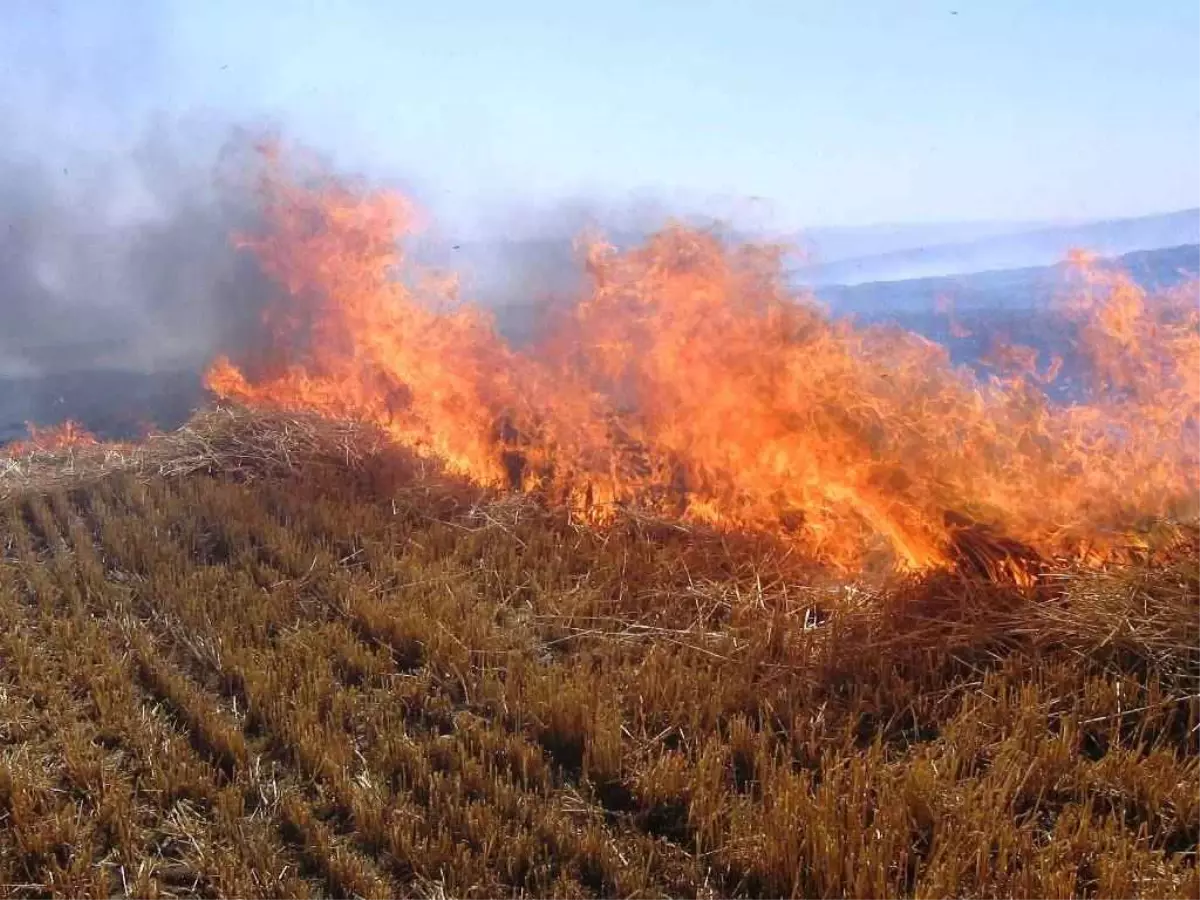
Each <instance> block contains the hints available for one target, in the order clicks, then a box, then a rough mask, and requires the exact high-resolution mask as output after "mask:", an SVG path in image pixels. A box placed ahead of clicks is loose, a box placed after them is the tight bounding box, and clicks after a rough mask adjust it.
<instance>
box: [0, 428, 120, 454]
mask: <svg viewBox="0 0 1200 900" xmlns="http://www.w3.org/2000/svg"><path fill="white" fill-rule="evenodd" d="M25 430H26V431H27V432H28V434H29V436H28V437H27V438H26V439H25V440H20V441H12V442H11V443H8V444H6V445H5V446H4V450H3V452H4V454H5V455H7V456H8V457H9V458H10V459H12V458H16V457H18V456H28V455H29V454H30V453H37V452H42V453H56V452H59V451H61V450H68V449H70V448H72V447H87V446H94V445H96V444H98V443H99V441H98V440H97V439H96V436H95V435H93V434H92V433H91V432H90V431H88V430H87V429H86V428H84V427H83V426H82V425H80V424H79V423H78V422H75V421H72V420H71V419H67V420H66V421H65V422H60V423H59V424H58V425H49V426H38V425H34V424H33V423H32V422H26V423H25Z"/></svg>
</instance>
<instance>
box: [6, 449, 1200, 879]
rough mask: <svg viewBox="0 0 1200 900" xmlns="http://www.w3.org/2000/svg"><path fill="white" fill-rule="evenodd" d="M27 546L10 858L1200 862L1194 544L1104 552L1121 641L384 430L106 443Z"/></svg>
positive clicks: (789, 867)
mask: <svg viewBox="0 0 1200 900" xmlns="http://www.w3.org/2000/svg"><path fill="white" fill-rule="evenodd" d="M485 501H486V502H485ZM0 551H2V554H3V557H2V561H0V885H3V887H0V893H2V894H4V895H7V896H45V895H60V896H84V895H90V896H109V895H112V894H118V895H130V896H155V895H159V896H163V895H219V896H322V895H332V896H352V895H359V896H405V895H408V896H443V895H451V896H508V895H521V894H524V895H555V896H635V895H636V896H665V895H671V896H727V895H766V896H779V895H858V896H883V895H897V894H904V895H912V894H920V895H950V894H956V895H987V896H997V895H1023V896H1028V895H1038V896H1066V895H1079V894H1084V895H1097V896H1115V895H1122V896H1132V895H1145V896H1165V895H1175V896H1195V895H1196V893H1197V891H1198V889H1200V883H1198V881H1197V874H1196V873H1197V869H1196V852H1197V842H1198V830H1200V802H1198V797H1197V792H1196V784H1197V783H1198V781H1197V779H1198V777H1200V767H1198V765H1197V760H1198V747H1197V725H1198V723H1200V700H1198V699H1197V684H1196V681H1195V679H1194V677H1193V676H1195V675H1197V674H1200V673H1196V671H1195V665H1196V660H1195V658H1194V657H1193V656H1190V655H1188V654H1187V652H1186V650H1180V649H1179V646H1180V641H1181V640H1182V641H1186V640H1187V639H1188V636H1189V635H1192V632H1193V631H1195V630H1196V626H1195V620H1196V615H1195V610H1196V609H1197V599H1196V573H1195V569H1196V565H1195V561H1194V560H1192V559H1190V558H1185V559H1183V560H1182V561H1181V562H1179V561H1177V562H1176V563H1174V564H1172V565H1168V564H1163V565H1162V566H1160V567H1159V568H1157V569H1155V570H1153V571H1146V572H1141V573H1134V574H1130V573H1124V574H1122V575H1120V576H1115V575H1110V576H1104V577H1101V576H1095V577H1092V576H1082V575H1072V576H1071V577H1072V578H1074V579H1076V580H1075V581H1073V582H1071V584H1072V587H1070V588H1069V589H1068V596H1072V592H1074V594H1073V596H1077V597H1078V598H1080V600H1079V602H1080V603H1083V602H1084V601H1085V600H1086V602H1087V603H1090V604H1093V605H1094V606H1095V607H1096V609H1098V610H1108V612H1107V613H1106V614H1105V615H1109V614H1111V615H1114V616H1126V617H1133V618H1132V619H1130V620H1129V621H1130V624H1129V629H1126V631H1121V625H1120V622H1119V621H1116V620H1115V619H1114V621H1113V622H1112V623H1111V624H1112V626H1113V634H1114V635H1116V637H1115V638H1113V639H1112V640H1110V641H1108V643H1107V644H1105V643H1104V642H1103V641H1102V640H1099V641H1096V642H1095V649H1094V650H1093V649H1090V648H1089V647H1088V646H1087V640H1088V638H1087V636H1086V635H1083V634H1082V633H1080V635H1079V640H1077V641H1073V639H1072V638H1071V634H1072V633H1073V632H1070V630H1069V629H1068V630H1067V631H1064V633H1063V634H1062V635H1059V636H1058V637H1056V638H1054V639H1053V640H1049V639H1043V638H1044V635H1043V634H1041V633H1040V632H1038V631H1037V630H1036V629H1028V630H1026V629H1023V628H1022V627H1021V626H1020V622H1021V621H1022V619H1021V610H1020V604H1021V603H1025V602H1031V601H1027V600H1023V599H1022V598H1021V597H1019V596H1017V595H1014V594H1010V593H1008V592H1006V591H1004V590H1002V589H1000V588H996V587H989V586H986V585H964V584H961V583H955V582H953V581H946V580H942V581H938V580H937V579H931V580H927V581H925V582H922V583H920V584H910V585H905V586H902V587H898V588H896V593H895V594H889V595H886V596H881V595H877V594H874V593H865V592H863V591H862V590H855V589H850V588H845V587H838V586H836V585H835V584H833V583H831V582H827V581H826V580H823V579H822V578H821V577H819V576H817V575H813V576H812V577H811V578H809V579H807V580H804V579H803V578H802V577H801V575H800V574H799V572H798V569H797V568H796V566H795V564H794V563H793V562H792V561H790V560H788V559H787V558H786V554H785V553H782V552H779V551H778V550H777V549H774V548H771V547H770V546H768V545H766V544H765V543H764V542H762V541H750V540H747V541H733V540H731V539H725V538H721V537H719V536H715V535H709V536H705V535H697V534H693V533H685V532H683V531H678V530H675V529H672V528H667V527H663V526H657V525H647V524H644V523H638V522H637V521H635V520H631V521H630V522H629V523H627V524H626V525H625V526H622V527H620V528H618V529H616V530H615V531H611V532H606V533H603V534H600V533H593V532H590V531H587V530H583V529H579V528H576V527H573V526H572V525H571V523H570V522H568V521H566V520H564V519H561V518H559V517H556V516H553V515H550V514H548V513H543V512H539V511H537V510H535V509H533V508H531V507H529V506H527V505H523V504H516V505H514V504H513V503H505V502H493V501H488V500H487V498H480V497H477V496H474V495H471V494H470V493H469V492H468V491H466V490H465V489H464V488H462V487H460V486H456V485H451V484H443V483H440V482H438V481H436V480H435V479H434V478H432V476H430V477H422V476H420V475H419V474H417V473H411V472H403V473H401V472H397V471H395V470H390V469H389V470H386V471H385V468H384V467H380V468H379V470H378V471H368V472H359V473H357V474H355V473H350V472H337V471H332V472H331V471H326V470H324V469H320V468H315V467H314V468H313V469H312V470H311V471H308V472H306V473H304V474H297V475H295V476H293V477H287V478H274V479H268V480H262V481H256V482H253V483H239V482H235V481H232V480H228V479H224V478H221V477H213V476H205V475H195V476H191V477H188V478H185V479H179V480H167V479H163V478H155V479H136V478H134V477H133V476H132V475H115V476H109V477H107V478H105V479H104V480H101V481H98V482H96V483H94V484H92V485H90V486H87V487H79V488H74V489H62V490H58V491H56V492H50V493H47V494H42V495H29V496H25V497H22V498H18V499H14V500H10V501H8V502H7V504H6V505H5V506H3V507H0ZM1164 603H1165V604H1173V605H1174V606H1173V608H1174V609H1178V610H1181V611H1183V612H1182V613H1181V615H1183V614H1186V612H1187V611H1188V610H1192V616H1191V618H1192V624H1188V623H1187V622H1186V621H1183V622H1180V623H1179V624H1178V625H1177V626H1171V627H1174V628H1176V630H1178V629H1183V631H1182V632H1179V634H1181V635H1182V638H1180V637H1179V635H1178V634H1174V633H1172V634H1168V635H1167V636H1166V638H1164V639H1162V640H1161V641H1159V643H1157V644H1156V643H1154V640H1151V639H1150V638H1146V637H1145V636H1144V634H1143V631H1144V629H1143V630H1141V631H1139V630H1138V627H1137V622H1136V621H1135V620H1136V619H1137V616H1138V615H1140V614H1141V615H1144V616H1149V615H1150V613H1149V609H1150V605H1151V604H1155V605H1157V604H1164ZM1105 604H1107V605H1105ZM1139 610H1142V611H1143V612H1142V613H1139ZM1064 614H1065V613H1064ZM1040 615H1043V616H1046V615H1048V614H1047V613H1040ZM1104 624H1105V627H1107V624H1106V623H1104ZM1130 629H1132V630H1130ZM1188 629H1192V631H1188ZM1077 630H1078V629H1077ZM1100 630H1103V629H1100ZM1127 632H1128V633H1127ZM1129 635H1133V636H1132V637H1130V636H1129ZM1172 635H1174V636H1172ZM1194 643H1195V641H1193V645H1194Z"/></svg>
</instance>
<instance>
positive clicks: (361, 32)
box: [0, 0, 1200, 227]
mask: <svg viewBox="0 0 1200 900" xmlns="http://www.w3.org/2000/svg"><path fill="white" fill-rule="evenodd" d="M11 4H15V11H16V14H15V15H14V14H13V7H12V6H11ZM6 5H10V12H9V14H8V19H9V22H10V23H15V24H16V28H15V29H11V30H9V32H8V37H3V36H0V54H3V56H4V58H5V59H6V61H5V62H3V63H0V93H4V94H8V96H9V99H8V101H6V102H7V103H8V110H7V111H8V112H9V113H10V115H9V118H8V121H9V122H10V124H11V123H12V122H14V121H17V122H22V123H24V126H23V128H22V129H21V130H22V132H23V134H24V137H23V138H22V137H21V136H16V137H14V138H13V140H16V141H17V142H18V143H19V142H20V141H21V140H22V139H23V140H25V141H26V142H27V143H28V142H30V141H35V140H42V141H47V140H48V141H51V142H55V141H57V142H72V141H73V142H76V143H78V144H80V145H81V146H89V147H93V148H100V147H104V146H108V145H109V144H111V145H112V146H119V145H120V141H121V138H122V136H123V135H125V136H127V135H129V134H133V133H134V132H136V131H137V130H138V129H139V128H142V127H144V123H145V122H146V121H147V119H148V117H149V116H150V115H151V114H153V113H156V112H157V113H162V114H165V115H166V116H168V117H172V116H178V115H184V114H192V113H195V112H197V111H202V110H203V111H206V112H207V114H208V115H211V116H215V117H224V116H229V117H232V118H242V117H246V118H253V117H256V116H262V115H270V116H272V117H274V118H275V119H276V120H278V121H279V122H281V123H282V124H283V125H284V126H285V127H286V128H287V129H288V130H289V131H290V132H292V133H294V134H295V135H296V136H298V137H300V138H302V139H303V140H306V141H308V142H310V143H313V144H315V145H316V146H318V147H320V148H321V149H324V150H328V151H331V152H333V153H334V154H335V156H336V158H337V159H338V160H339V161H340V162H342V163H344V164H345V165H347V166H350V167H354V168H360V169H366V170H368V171H371V172H375V173H381V174H387V175H400V176H405V177H407V178H410V179H413V180H414V181H415V182H417V183H419V184H420V185H421V186H422V190H423V191H424V193H425V195H426V199H427V200H428V202H430V203H431V204H432V205H433V206H434V207H435V209H439V210H441V211H443V212H444V213H445V214H447V215H450V216H469V215H470V214H471V210H472V209H473V208H480V209H483V208H503V207H504V205H505V204H513V203H518V204H522V203H523V204H529V205H532V206H536V205H540V204H551V203H553V202H555V201H557V200H559V199H563V198H570V197H581V196H586V197H601V198H606V199H608V200H611V201H613V202H622V200H623V199H624V198H628V197H630V196H634V195H638V196H658V197H665V198H667V199H668V202H676V200H677V201H678V202H680V203H682V204H695V203H700V204H715V205H717V206H723V208H724V207H728V208H732V209H735V210H737V211H738V212H739V213H745V214H746V215H752V216H754V215H761V216H765V217H768V218H769V219H770V220H771V221H772V222H774V223H777V224H779V225H782V226H784V227H799V226H813V225H854V224H866V223H876V222H900V221H955V220H991V219H1005V220H1032V219H1062V218H1071V219H1077V218H1092V217H1102V216H1119V215H1129V214H1138V213H1145V212H1153V211H1163V210H1168V209H1178V208H1182V207H1187V206H1192V205H1196V204H1197V203H1198V202H1200V198H1198V194H1200V4H1198V3H1196V2H1195V0H1154V2H1149V3H1135V2H1132V0H1127V2H1123V3H1122V2H1101V0H1080V2H1067V0H1043V2H1032V0H1029V2H1026V0H1004V2H990V0H987V2H985V0H939V2H921V0H909V2H892V0H876V2H851V0H838V2H833V0H829V2H801V0H794V2H766V0H745V2H732V0H730V2H722V3H704V2H682V0H680V2H665V0H659V2H651V0H643V2H626V0H607V2H604V3H570V2H563V0H553V2H536V3H535V2H520V0H505V2H496V3H483V2H474V0H457V2H454V0H452V2H447V3H432V2H422V3H410V2H386V0H380V2H366V0H357V2H356V0H343V2H332V0H330V2H315V0H308V2H304V0H293V2H286V0H277V2H272V0H245V2H242V3H239V2H233V0H163V2H156V0H128V2H122V3H118V2H104V0H96V2H91V3H89V2H87V0H74V2H65V0H59V2H43V3H37V2H33V0H9V3H8V4H6ZM14 85H15V86H19V94H20V96H21V99H20V100H14V99H13V97H14V94H13V90H14V87H13V86H14ZM14 104H16V105H17V106H18V107H19V109H18V112H19V113H20V115H16V116H14V115H11V113H12V106H13V105H14ZM0 111H4V109H3V103H0Z"/></svg>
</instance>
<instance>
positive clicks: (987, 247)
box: [792, 208, 1200, 286]
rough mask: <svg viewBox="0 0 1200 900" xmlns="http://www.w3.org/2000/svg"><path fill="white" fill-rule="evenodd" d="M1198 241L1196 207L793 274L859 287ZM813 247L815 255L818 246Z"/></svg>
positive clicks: (820, 265) (826, 264)
mask: <svg viewBox="0 0 1200 900" xmlns="http://www.w3.org/2000/svg"><path fill="white" fill-rule="evenodd" d="M931 234H936V232H934V233H931ZM1196 243H1200V208H1197V209H1187V210H1181V211H1179V212H1173V213H1164V214H1161V215H1153V216H1140V217H1137V218H1129V219H1114V220H1111V221H1103V222H1088V223H1083V224H1073V225H1059V226H1053V227H1046V228H1036V229H1033V230H1027V231H1017V232H1009V233H1000V234H991V235H984V236H976V237H973V238H971V239H968V240H962V239H958V240H955V241H953V242H946V243H932V242H931V243H927V244H922V245H919V246H914V247H906V248H903V249H897V250H892V251H889V252H882V253H876V254H872V255H861V256H857V257H852V258H843V259H836V260H831V259H830V258H829V257H825V256H822V257H820V258H821V259H822V260H823V261H822V262H817V263H813V264H811V265H804V266H801V267H799V268H796V269H795V270H794V271H793V273H792V274H793V275H794V277H795V278H796V280H797V281H798V282H800V283H803V284H808V285H813V286H820V285H829V284H862V283H865V282H871V281H900V280H907V279H915V278H927V277H934V276H941V275H954V274H961V273H966V272H983V271H989V270H997V269H1017V268H1025V267H1029V266H1044V265H1051V264H1053V263H1055V262H1057V261H1059V260H1061V259H1063V258H1064V257H1065V256H1066V254H1067V252H1068V251H1069V250H1071V249H1074V248H1082V249H1086V250H1091V251H1092V252H1094V253H1098V254H1100V255H1101V256H1119V255H1121V254H1125V253H1130V252H1134V251H1138V250H1155V249H1159V248H1163V247H1176V246H1180V245H1183V244H1196ZM818 244H819V242H818ZM816 249H817V251H818V253H819V250H820V248H819V246H818V247H817V248H816Z"/></svg>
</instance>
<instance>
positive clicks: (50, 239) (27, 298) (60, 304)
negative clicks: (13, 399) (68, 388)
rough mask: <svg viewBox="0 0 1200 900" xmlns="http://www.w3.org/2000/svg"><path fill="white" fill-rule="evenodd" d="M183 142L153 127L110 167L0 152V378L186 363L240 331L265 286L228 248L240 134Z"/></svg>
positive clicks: (243, 222) (244, 208)
mask: <svg viewBox="0 0 1200 900" xmlns="http://www.w3.org/2000/svg"><path fill="white" fill-rule="evenodd" d="M182 143H183V141H182V140H181V139H180V138H179V137H177V136H175V135H172V134H171V133H170V132H169V131H168V130H166V129H164V128H162V127H160V128H158V129H155V130H153V131H151V132H149V133H148V134H147V136H146V137H145V138H144V139H143V140H142V142H141V143H140V144H139V145H138V146H137V147H136V149H135V153H134V154H133V155H132V156H131V157H128V158H126V159H122V160H104V159H101V160H93V161H84V162H80V163H77V164H76V166H75V167H74V168H72V167H71V166H67V167H64V169H63V170H51V169H50V168H49V167H48V166H45V165H40V164H38V163H37V162H36V161H30V160H28V159H20V158H16V159H13V158H0V316H2V317H3V322H4V327H3V330H2V331H0V374H2V373H5V372H7V373H56V372H61V371H64V370H69V369H130V370H137V371H155V370H163V369H180V368H191V367H196V366H198V365H201V364H202V363H203V360H204V359H206V358H207V357H209V356H211V355H212V353H213V352H215V351H217V350H219V349H223V348H225V347H227V346H229V345H230V344H231V343H236V342H237V341H238V340H239V339H241V337H243V336H245V335H246V334H247V333H248V332H249V331H252V329H253V326H254V323H255V322H256V321H257V316H258V310H259V309H260V308H261V304H262V302H263V300H264V299H265V297H266V296H267V292H268V289H269V288H268V285H267V284H266V283H265V282H264V279H263V278H262V276H261V274H260V273H259V271H258V269H257V267H256V266H255V265H254V263H253V260H251V259H249V258H248V257H247V256H246V254H245V253H243V252H240V251H238V250H237V249H236V248H235V247H234V245H233V244H232V242H231V236H232V235H233V234H234V233H236V232H238V231H243V230H246V229H250V228H253V227H254V225H255V208H254V202H253V192H252V191H251V190H249V186H248V185H247V184H246V183H245V179H244V178H243V177H241V175H240V174H239V170H241V171H248V169H247V167H246V157H247V155H248V152H249V143H250V141H249V135H248V134H246V133H238V132H227V133H226V136H225V138H224V141H223V144H224V146H220V145H216V144H215V142H212V141H210V142H209V143H210V145H211V146H213V150H211V151H209V152H208V153H201V154H197V153H196V151H195V149H191V150H189V149H187V148H184V147H181V146H180V145H181V144H182ZM192 146H193V148H194V147H195V146H196V145H195V144H194V143H193V145H192Z"/></svg>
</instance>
